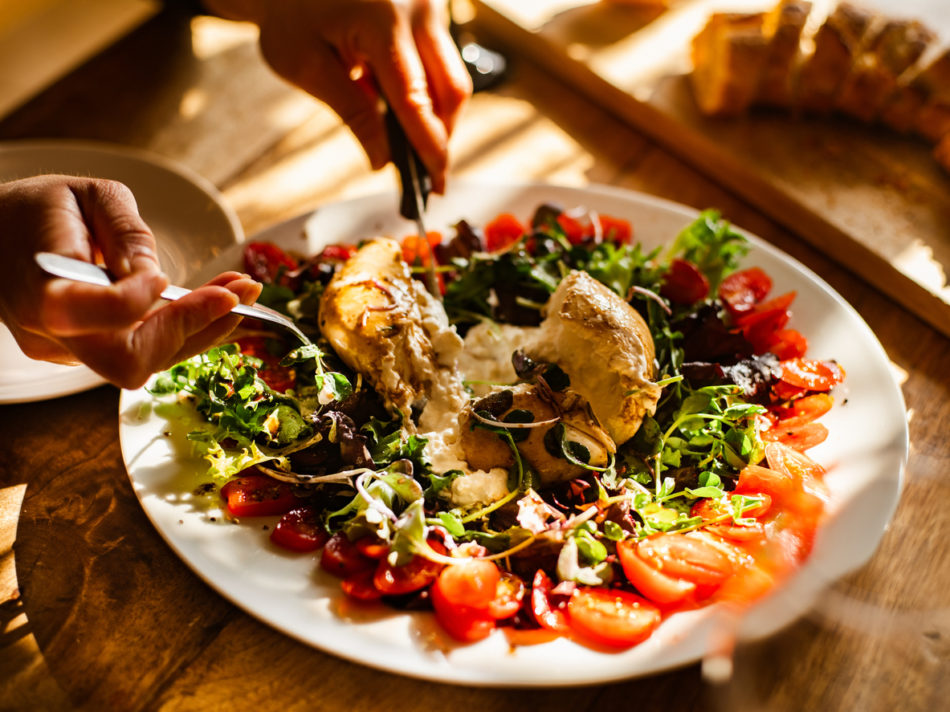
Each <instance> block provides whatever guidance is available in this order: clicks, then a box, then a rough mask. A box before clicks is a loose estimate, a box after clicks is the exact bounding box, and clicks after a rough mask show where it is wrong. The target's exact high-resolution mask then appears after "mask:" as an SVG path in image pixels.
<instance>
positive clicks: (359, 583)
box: [340, 569, 383, 602]
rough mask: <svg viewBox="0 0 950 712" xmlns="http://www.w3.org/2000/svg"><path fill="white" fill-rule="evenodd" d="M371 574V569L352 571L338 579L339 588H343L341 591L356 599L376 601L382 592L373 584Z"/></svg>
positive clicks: (372, 572) (381, 595)
mask: <svg viewBox="0 0 950 712" xmlns="http://www.w3.org/2000/svg"><path fill="white" fill-rule="evenodd" d="M373 574H374V571H373V570H372V569H362V570H360V571H357V572H356V573H352V574H350V575H349V576H347V577H346V578H344V579H343V580H342V581H340V588H342V589H343V593H345V594H346V595H347V596H349V597H350V598H355V599H356V600H357V601H366V602H370V601H378V600H379V599H380V598H382V597H383V594H382V593H380V591H379V589H378V588H376V586H374V585H373Z"/></svg>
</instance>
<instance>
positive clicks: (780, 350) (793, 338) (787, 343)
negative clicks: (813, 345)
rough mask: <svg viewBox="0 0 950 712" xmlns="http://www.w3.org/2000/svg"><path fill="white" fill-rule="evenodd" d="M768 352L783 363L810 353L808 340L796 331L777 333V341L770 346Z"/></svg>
mask: <svg viewBox="0 0 950 712" xmlns="http://www.w3.org/2000/svg"><path fill="white" fill-rule="evenodd" d="M768 350H769V351H770V352H772V353H773V354H775V355H776V356H778V358H779V360H781V361H785V360H786V359H790V358H801V357H802V356H804V355H805V353H806V352H807V351H808V339H806V338H805V337H804V336H802V334H801V332H799V331H798V330H796V329H779V330H778V331H776V332H775V341H773V342H772V343H771V344H769V347H768Z"/></svg>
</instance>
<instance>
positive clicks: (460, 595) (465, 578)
mask: <svg viewBox="0 0 950 712" xmlns="http://www.w3.org/2000/svg"><path fill="white" fill-rule="evenodd" d="M500 579H501V575H500V573H499V571H498V567H497V566H496V565H495V563H494V562H493V561H485V560H484V559H469V560H467V561H464V562H461V563H458V564H452V565H450V566H446V567H445V568H444V569H442V573H440V574H439V578H438V580H436V582H435V586H434V587H435V588H439V589H441V591H442V595H443V597H444V598H445V600H446V601H448V602H449V603H452V604H453V605H457V606H465V607H467V608H477V609H480V610H486V609H487V608H488V606H489V604H490V603H491V602H492V601H493V600H494V599H495V595H496V593H497V590H498V583H499V581H500Z"/></svg>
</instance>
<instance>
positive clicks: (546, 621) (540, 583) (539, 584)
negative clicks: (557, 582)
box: [531, 569, 570, 635]
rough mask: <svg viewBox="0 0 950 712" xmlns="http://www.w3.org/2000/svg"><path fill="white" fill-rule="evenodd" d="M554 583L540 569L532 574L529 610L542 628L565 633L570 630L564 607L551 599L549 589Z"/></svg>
mask: <svg viewBox="0 0 950 712" xmlns="http://www.w3.org/2000/svg"><path fill="white" fill-rule="evenodd" d="M553 588H554V585H553V584H552V583H551V579H550V578H548V575H547V574H546V573H544V571H542V570H541V569H538V571H537V572H536V573H535V575H534V581H533V582H532V583H531V612H532V613H533V614H534V619H535V620H536V621H537V622H538V625H540V626H541V627H542V628H546V629H547V630H551V631H554V632H555V633H560V634H561V635H565V634H567V633H568V631H569V630H570V629H569V627H568V625H567V617H566V613H565V611H564V607H562V606H558V605H556V604H555V603H554V602H553V601H552V600H551V589H553Z"/></svg>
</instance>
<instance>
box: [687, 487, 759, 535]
mask: <svg viewBox="0 0 950 712" xmlns="http://www.w3.org/2000/svg"><path fill="white" fill-rule="evenodd" d="M750 496H751V494H750ZM756 496H757V497H760V498H761V499H762V503H761V504H760V505H758V506H756V507H753V508H751V509H747V510H746V511H744V512H743V513H742V515H741V516H742V519H743V520H749V519H755V518H757V517H761V516H762V515H764V514H765V513H766V512H768V510H769V508H770V507H771V506H772V498H771V497H769V496H768V495H767V494H764V493H758V494H757V495H756ZM690 516H693V517H702V518H703V519H704V520H705V521H713V522H715V523H714V524H710V525H708V526H706V527H705V530H707V531H710V532H712V533H713V534H716V535H717V536H721V537H723V538H725V539H728V540H729V541H733V542H741V543H745V542H754V541H759V540H761V539H762V538H763V537H764V536H765V527H764V526H763V525H762V523H761V522H750V523H745V524H737V523H736V522H735V521H734V520H733V519H732V510H731V509H730V508H729V506H728V503H726V502H722V501H721V500H713V499H703V500H700V501H699V502H697V503H696V504H694V505H693V508H692V509H691V510H690ZM723 517H727V518H726V519H723Z"/></svg>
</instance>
